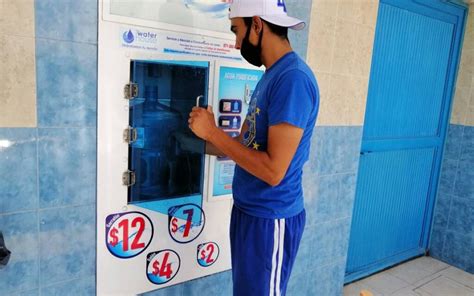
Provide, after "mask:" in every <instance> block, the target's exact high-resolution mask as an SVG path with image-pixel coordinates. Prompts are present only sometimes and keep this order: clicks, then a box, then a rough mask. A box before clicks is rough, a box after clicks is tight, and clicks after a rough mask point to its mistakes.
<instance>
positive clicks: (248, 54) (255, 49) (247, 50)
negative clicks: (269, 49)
mask: <svg viewBox="0 0 474 296" xmlns="http://www.w3.org/2000/svg"><path fill="white" fill-rule="evenodd" d="M250 28H251V26H249V27H248V29H247V33H246V34H245V38H244V39H243V40H242V46H241V47H240V54H241V55H242V56H243V57H244V59H245V60H246V61H247V62H249V63H250V64H252V65H254V66H256V67H260V66H261V65H262V64H263V63H262V58H261V56H260V55H261V53H262V36H263V28H262V31H261V32H260V36H259V37H258V44H257V46H255V45H252V44H251V43H250V40H249V36H250Z"/></svg>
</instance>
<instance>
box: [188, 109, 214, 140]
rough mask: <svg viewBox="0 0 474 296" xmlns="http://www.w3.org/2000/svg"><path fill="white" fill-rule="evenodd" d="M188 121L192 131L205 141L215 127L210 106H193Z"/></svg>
mask: <svg viewBox="0 0 474 296" xmlns="http://www.w3.org/2000/svg"><path fill="white" fill-rule="evenodd" d="M188 123H189V128H190V129H191V130H192V131H193V133H194V134H195V135H196V136H198V137H199V138H201V139H203V140H205V141H209V139H210V138H211V136H212V134H213V133H214V131H215V129H216V128H217V127H216V123H215V120H214V113H213V112H212V107H211V106H207V110H206V109H204V108H201V107H193V110H192V111H191V113H189V119H188Z"/></svg>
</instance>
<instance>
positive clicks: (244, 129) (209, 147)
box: [206, 119, 249, 156]
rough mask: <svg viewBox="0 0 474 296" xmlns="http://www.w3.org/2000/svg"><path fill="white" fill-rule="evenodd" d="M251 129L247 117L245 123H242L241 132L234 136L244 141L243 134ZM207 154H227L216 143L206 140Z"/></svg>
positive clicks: (238, 140) (240, 141) (239, 140)
mask: <svg viewBox="0 0 474 296" xmlns="http://www.w3.org/2000/svg"><path fill="white" fill-rule="evenodd" d="M248 129H249V127H248V125H247V119H246V120H245V121H244V124H243V125H242V129H241V131H240V134H239V135H238V136H237V137H235V138H233V139H234V140H236V141H237V142H239V143H242V135H244V134H245V133H246V132H247V130H248ZM206 154H210V155H214V156H227V155H225V154H224V153H223V152H222V151H221V150H219V149H218V148H217V147H216V146H215V145H214V144H212V143H211V142H209V141H206Z"/></svg>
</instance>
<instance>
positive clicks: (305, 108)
mask: <svg viewBox="0 0 474 296" xmlns="http://www.w3.org/2000/svg"><path fill="white" fill-rule="evenodd" d="M315 96H316V91H315V86H314V84H313V83H312V81H311V79H310V78H309V77H308V75H307V74H306V73H304V72H303V71H301V70H297V69H295V70H290V71H287V72H285V73H283V74H282V75H281V76H280V77H279V79H278V80H277V81H276V82H275V84H274V85H273V89H272V90H271V91H270V98H269V105H268V124H269V125H270V126H271V125H276V124H279V123H288V124H291V125H293V126H296V127H299V128H302V129H305V128H306V125H307V123H308V120H309V119H310V117H311V114H312V112H313V110H314V107H315V106H314V105H315V103H316V97H315Z"/></svg>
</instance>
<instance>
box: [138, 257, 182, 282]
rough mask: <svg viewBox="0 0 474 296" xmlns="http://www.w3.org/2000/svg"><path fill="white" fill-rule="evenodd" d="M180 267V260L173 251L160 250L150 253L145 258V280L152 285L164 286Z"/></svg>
mask: <svg viewBox="0 0 474 296" xmlns="http://www.w3.org/2000/svg"><path fill="white" fill-rule="evenodd" d="M180 265H181V259H180V258H179V255H178V254H177V253H176V252H175V251H173V250H161V251H158V252H153V253H150V254H148V256H147V267H146V275H147V278H148V280H149V281H150V282H152V283H154V284H157V285H162V284H165V283H167V282H169V281H171V280H172V279H173V278H174V277H175V276H176V274H177V273H178V271H179V267H180Z"/></svg>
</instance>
